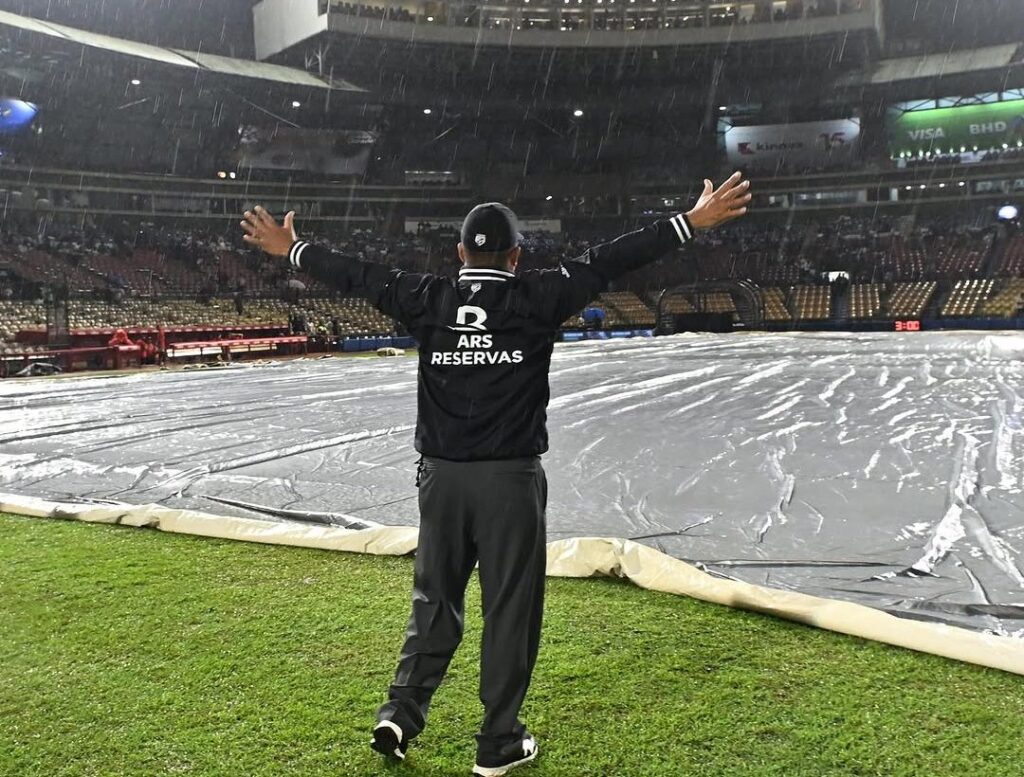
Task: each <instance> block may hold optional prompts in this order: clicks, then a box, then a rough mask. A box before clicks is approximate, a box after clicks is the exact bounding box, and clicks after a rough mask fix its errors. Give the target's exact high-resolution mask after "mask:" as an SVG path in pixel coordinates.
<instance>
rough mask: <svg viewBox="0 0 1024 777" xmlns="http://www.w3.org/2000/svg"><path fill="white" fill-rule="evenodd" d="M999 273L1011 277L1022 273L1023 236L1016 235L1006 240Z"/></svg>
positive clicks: (1023, 255)
mask: <svg viewBox="0 0 1024 777" xmlns="http://www.w3.org/2000/svg"><path fill="white" fill-rule="evenodd" d="M999 274H1000V275H1003V276H1013V277H1017V276H1021V275H1024V236H1021V235H1016V236H1014V237H1012V238H1011V239H1010V241H1009V242H1008V244H1007V246H1006V252H1005V253H1004V254H1003V261H1002V264H1001V266H1000V268H999Z"/></svg>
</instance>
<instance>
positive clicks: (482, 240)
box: [473, 234, 487, 246]
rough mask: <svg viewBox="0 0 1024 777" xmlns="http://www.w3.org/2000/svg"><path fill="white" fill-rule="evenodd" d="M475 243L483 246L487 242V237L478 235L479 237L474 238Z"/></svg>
mask: <svg viewBox="0 0 1024 777" xmlns="http://www.w3.org/2000/svg"><path fill="white" fill-rule="evenodd" d="M473 242H474V243H476V244H477V245H478V246H482V245H483V244H484V243H486V242H487V235H481V234H477V236H476V237H474V238H473Z"/></svg>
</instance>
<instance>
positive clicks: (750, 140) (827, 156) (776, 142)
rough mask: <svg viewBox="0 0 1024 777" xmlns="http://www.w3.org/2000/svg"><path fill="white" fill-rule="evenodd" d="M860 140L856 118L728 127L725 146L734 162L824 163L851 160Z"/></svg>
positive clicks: (817, 164) (773, 164)
mask: <svg viewBox="0 0 1024 777" xmlns="http://www.w3.org/2000/svg"><path fill="white" fill-rule="evenodd" d="M859 140H860V120H859V119H835V120H832V121H808V122H801V123H799V124H761V125H756V126H750V127H729V128H728V129H726V131H725V149H726V155H727V156H728V158H729V162H730V163H731V164H734V165H742V166H757V167H774V166H778V165H783V164H788V165H809V166H826V165H831V164H839V163H843V162H847V161H851V160H852V159H853V158H854V156H855V155H856V153H857V145H858V142H859Z"/></svg>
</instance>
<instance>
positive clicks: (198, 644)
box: [0, 515, 1024, 777]
mask: <svg viewBox="0 0 1024 777" xmlns="http://www.w3.org/2000/svg"><path fill="white" fill-rule="evenodd" d="M411 574H412V562H411V560H410V559H407V558H373V557H363V556H357V555H350V554H342V553H330V552H324V551H314V550H304V549H298V548H286V547H271V546H264V545H255V544H246V543H236V542H227V541H220V540H209V539H202V538H194V537H185V536H175V535H171V534H162V533H159V532H154V531H146V530H140V529H129V528H122V527H111V526H91V525H86V524H79V523H71V522H61V521H52V520H41V519H33V518H22V517H15V516H2V515H0V602H2V606H0V656H2V660H0V774H3V775H17V776H18V777H28V775H40V776H45V777H56V776H57V775H168V774H186V775H338V776H339V777H352V776H358V775H373V774H387V773H392V774H401V773H405V774H408V775H422V776H426V775H431V776H434V775H437V776H440V775H468V774H469V771H470V769H471V767H472V763H473V757H474V753H475V750H474V741H473V738H472V735H473V733H474V731H475V730H476V726H477V723H478V721H479V716H480V712H481V709H480V703H479V701H478V699H477V695H476V664H477V661H478V656H479V654H478V650H477V644H478V640H479V636H480V618H479V614H478V607H477V606H476V603H477V602H478V601H479V599H478V597H479V592H478V589H477V587H476V583H475V582H474V583H473V587H472V589H471V591H470V602H472V603H473V604H472V605H471V607H470V613H469V615H468V618H467V621H468V629H467V638H466V641H465V643H464V645H463V647H462V649H461V650H460V651H459V654H458V655H457V656H456V659H455V661H454V663H453V665H452V670H451V673H450V675H449V678H448V679H447V681H446V682H445V684H444V685H443V686H442V688H441V690H440V692H439V693H438V696H437V697H436V702H435V705H434V708H433V712H432V718H431V723H430V725H429V726H428V728H427V730H426V731H425V732H424V734H423V735H422V736H421V737H420V738H419V739H418V740H417V741H416V742H415V743H414V744H413V746H412V747H411V748H410V751H409V758H408V760H407V761H406V762H405V763H404V764H402V765H401V766H398V767H392V768H385V767H384V766H383V764H382V763H381V762H380V761H379V760H378V759H379V757H378V756H376V755H375V754H374V753H372V752H371V751H370V750H369V748H368V747H367V746H366V742H367V741H368V736H369V734H368V732H369V729H370V727H371V725H372V723H373V719H374V718H373V714H374V710H375V708H376V706H377V705H378V704H379V703H380V702H381V701H382V699H383V693H384V690H385V688H386V685H387V683H388V681H389V680H390V677H391V671H392V668H393V663H394V661H395V659H396V657H397V652H398V648H399V646H400V644H401V640H402V636H403V630H404V625H405V618H406V614H407V597H408V589H409V585H410V581H411ZM549 583H550V584H549V589H548V590H549V596H548V605H547V616H546V618H547V620H546V627H545V633H544V640H543V644H542V647H541V656H540V662H539V664H538V667H537V672H536V675H535V677H534V684H533V687H532V689H531V693H530V696H529V698H528V701H527V705H526V707H525V709H524V720H525V721H526V722H527V724H528V725H529V726H530V728H531V729H532V730H533V732H534V733H535V734H536V736H537V738H538V741H539V742H540V746H541V755H540V757H539V758H538V760H537V762H536V763H535V764H534V765H532V766H530V767H526V768H524V769H522V770H521V772H516V773H517V774H519V773H521V774H523V775H524V777H527V776H528V775H536V777H541V776H542V775H600V776H601V777H606V776H608V777H619V776H622V777H639V776H641V775H658V776H659V777H662V776H666V775H673V776H674V775H730V776H732V775H785V776H786V777H793V776H794V775H814V776H815V777H817V776H818V775H876V774H877V775H929V776H933V775H957V776H958V777H962V776H967V775H970V776H971V777H978V776H981V775H1020V774H1024V766H1022V763H1021V761H1022V759H1021V755H1020V754H1019V753H1018V752H1017V745H1018V744H1020V743H1021V742H1022V741H1024V678H1021V677H1017V676H1013V675H1009V674H1004V673H1000V672H997V671H994V670H987V669H981V668H978V667H974V666H968V665H966V664H960V663H956V662H953V661H948V660H945V659H941V658H937V657H934V656H929V655H921V654H917V653H911V652H909V651H905V650H900V649H898V648H892V647H888V646H885V645H880V644H874V643H869V642H865V641H862V640H858V639H853V638H848V637H843V636H840V635H836V634H832V633H828V632H824V631H819V630H815V629H811V628H807V627H804V626H800V625H797V624H793V623H788V622H784V621H779V620H774V619H772V618H769V617H766V616H762V615H756V614H752V613H745V612H739V611H735V610H730V609H727V608H722V607H717V606H715V605H709V604H705V603H702V602H697V601H693V600H688V599H683V598H679V597H673V596H668V595H663V594H656V593H651V592H648V591H643V590H640V589H638V588H635V587H633V586H632V585H629V584H627V583H624V582H619V581H611V580H551V581H549Z"/></svg>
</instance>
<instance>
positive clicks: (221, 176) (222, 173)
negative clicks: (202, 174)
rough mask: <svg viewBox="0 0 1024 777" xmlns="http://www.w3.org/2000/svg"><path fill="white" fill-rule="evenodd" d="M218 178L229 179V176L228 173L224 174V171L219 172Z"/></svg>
mask: <svg viewBox="0 0 1024 777" xmlns="http://www.w3.org/2000/svg"><path fill="white" fill-rule="evenodd" d="M217 177H218V178H227V177H228V174H227V173H225V172H224V171H223V170H219V171H218V172H217Z"/></svg>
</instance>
